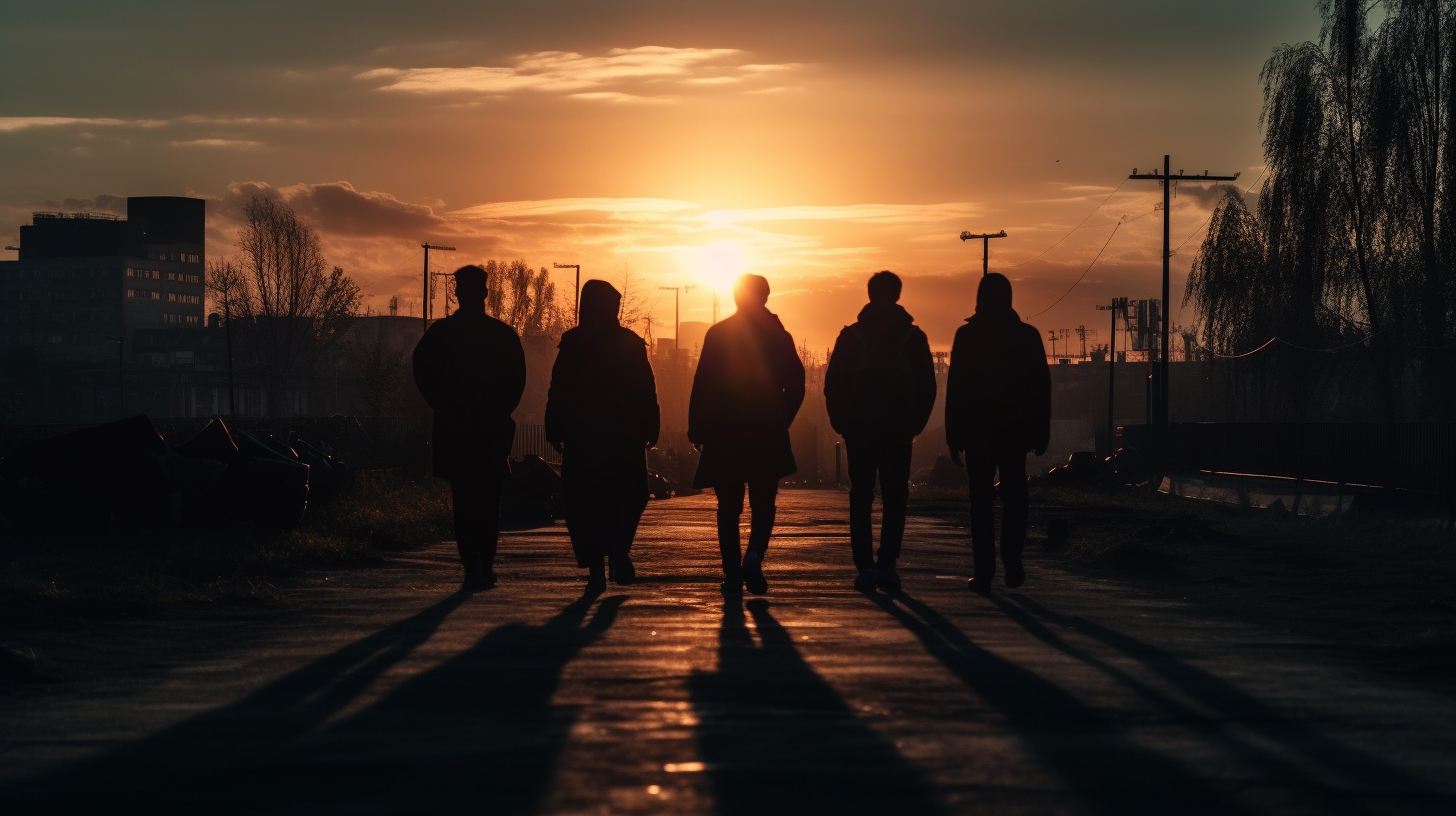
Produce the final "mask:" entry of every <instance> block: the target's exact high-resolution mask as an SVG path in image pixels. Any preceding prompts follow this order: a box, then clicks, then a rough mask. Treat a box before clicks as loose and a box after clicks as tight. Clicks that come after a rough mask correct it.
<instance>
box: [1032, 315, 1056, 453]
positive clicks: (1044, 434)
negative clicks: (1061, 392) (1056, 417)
mask: <svg viewBox="0 0 1456 816" xmlns="http://www.w3.org/2000/svg"><path fill="white" fill-rule="evenodd" d="M1027 328H1028V329H1030V331H1029V332H1028V333H1027V344H1026V349H1027V358H1028V359H1027V368H1028V370H1029V373H1030V375H1031V376H1030V377H1029V380H1030V382H1029V386H1030V387H1029V389H1028V390H1029V392H1030V393H1028V394H1027V397H1028V398H1029V402H1028V407H1029V409H1030V410H1029V411H1028V414H1029V416H1028V419H1029V421H1030V422H1031V431H1032V450H1033V451H1035V452H1036V455H1037V456H1041V455H1043V454H1045V453H1046V450H1047V446H1048V445H1050V444H1051V438H1052V370H1051V367H1050V366H1048V365H1047V358H1046V345H1045V344H1044V343H1043V342H1042V339H1041V332H1039V331H1037V330H1036V329H1032V328H1031V327H1030V326H1028V327H1027Z"/></svg>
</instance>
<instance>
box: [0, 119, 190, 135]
mask: <svg viewBox="0 0 1456 816" xmlns="http://www.w3.org/2000/svg"><path fill="white" fill-rule="evenodd" d="M165 124H167V122H166V121H165V120H162V119H110V118H104V117H102V118H96V117H92V118H85V117H77V116H0V133H14V132H16V131H21V130H29V129H31V128H43V127H70V126H76V125H80V126H81V127H143V128H154V127H161V126H163V125H165Z"/></svg>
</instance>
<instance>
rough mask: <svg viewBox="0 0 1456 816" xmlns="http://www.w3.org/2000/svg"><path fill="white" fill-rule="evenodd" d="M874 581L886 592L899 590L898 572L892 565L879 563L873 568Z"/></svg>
mask: <svg viewBox="0 0 1456 816" xmlns="http://www.w3.org/2000/svg"><path fill="white" fill-rule="evenodd" d="M875 583H876V584H878V585H879V587H880V589H883V590H884V591H886V592H899V591H900V573H898V572H896V571H895V568H894V567H889V566H885V565H884V564H881V565H880V566H879V567H878V568H876V569H875Z"/></svg>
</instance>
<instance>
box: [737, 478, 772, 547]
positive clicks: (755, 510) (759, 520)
mask: <svg viewBox="0 0 1456 816" xmlns="http://www.w3.org/2000/svg"><path fill="white" fill-rule="evenodd" d="M778 495H779V480H778V479H758V480H755V481H752V482H749V483H748V506H749V518H750V521H749V527H748V552H756V553H758V554H759V557H760V558H762V556H763V554H764V552H766V551H767V550H768V539H769V536H770V535H771V534H772V533H773V526H774V518H775V517H776V516H777V514H778V508H777V507H775V505H774V502H775V501H776V500H777V499H778ZM740 506H741V505H740Z"/></svg>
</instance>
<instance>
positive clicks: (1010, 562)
mask: <svg viewBox="0 0 1456 816" xmlns="http://www.w3.org/2000/svg"><path fill="white" fill-rule="evenodd" d="M1024 583H1026V568H1025V567H1023V566H1022V565H1021V559H1020V558H1011V559H1007V560H1006V588H1007V589H1016V588H1017V587H1019V586H1021V585H1022V584H1024Z"/></svg>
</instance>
